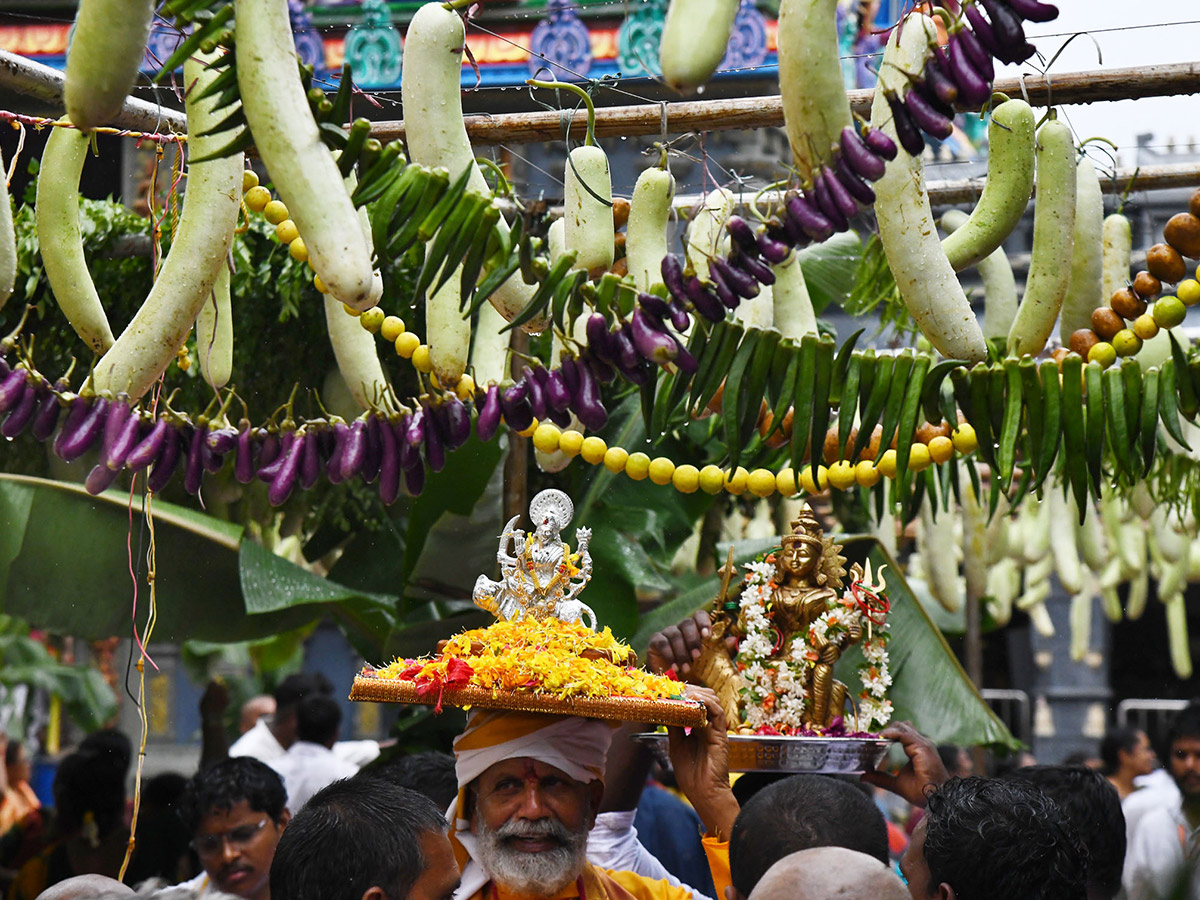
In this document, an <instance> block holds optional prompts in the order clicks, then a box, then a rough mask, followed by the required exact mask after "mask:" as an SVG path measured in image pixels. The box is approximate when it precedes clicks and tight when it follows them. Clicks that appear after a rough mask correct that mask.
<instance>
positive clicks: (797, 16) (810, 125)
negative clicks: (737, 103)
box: [697, 0, 924, 184]
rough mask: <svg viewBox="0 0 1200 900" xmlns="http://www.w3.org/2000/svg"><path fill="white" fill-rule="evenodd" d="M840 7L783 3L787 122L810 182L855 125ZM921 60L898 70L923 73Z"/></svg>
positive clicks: (800, 0) (830, 0) (823, 0)
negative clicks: (841, 46) (844, 132)
mask: <svg viewBox="0 0 1200 900" xmlns="http://www.w3.org/2000/svg"><path fill="white" fill-rule="evenodd" d="M837 8H838V3H837V0H782V2H781V3H780V4H779V31H778V34H777V36H776V43H777V45H778V48H779V91H780V94H781V95H782V100H783V122H784V127H785V128H786V129H787V136H788V143H789V144H791V147H792V157H793V159H794V160H795V162H796V168H797V170H798V171H799V173H800V179H801V181H803V182H804V183H806V184H807V183H808V182H810V181H811V180H812V177H813V175H814V174H815V173H816V171H817V170H818V169H820V168H821V167H822V166H823V165H826V164H828V163H830V162H831V161H832V153H831V151H830V148H831V147H833V146H834V145H835V144H837V143H838V138H839V136H840V134H841V131H842V129H843V128H845V127H847V126H848V125H850V124H851V117H850V103H849V101H847V99H846V85H845V82H844V81H843V79H842V63H841V60H840V59H838V42H837ZM699 24H700V23H699V22H698V23H697V25H699ZM922 62H924V58H923V56H922V58H921V59H914V61H913V65H912V67H911V68H903V69H900V70H899V71H900V72H906V71H913V72H915V71H919V70H920V68H921V63H922ZM880 71H881V72H883V69H882V68H881V69H880ZM901 77H903V76H901ZM881 80H882V78H881ZM905 80H907V79H905ZM878 95H879V92H878V91H877V92H876V96H878ZM876 124H878V123H876ZM892 136H893V137H894V136H895V132H894V131H893V132H892Z"/></svg>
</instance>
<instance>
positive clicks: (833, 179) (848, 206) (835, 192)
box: [822, 167, 858, 227]
mask: <svg viewBox="0 0 1200 900" xmlns="http://www.w3.org/2000/svg"><path fill="white" fill-rule="evenodd" d="M822 174H824V176H825V186H826V187H827V188H828V189H829V196H830V197H832V198H833V202H834V203H835V204H836V205H837V208H838V212H840V213H841V214H842V215H843V216H845V217H846V220H847V225H846V227H849V220H850V219H853V218H854V217H855V216H856V215H858V201H857V200H855V199H854V197H853V195H852V194H851V193H850V192H849V191H848V190H847V189H846V186H845V185H844V184H842V183H841V182H840V181H838V178H837V173H836V172H834V171H833V169H830V168H828V167H826V168H825V169H823V170H822Z"/></svg>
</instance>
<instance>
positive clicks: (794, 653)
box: [736, 557, 892, 734]
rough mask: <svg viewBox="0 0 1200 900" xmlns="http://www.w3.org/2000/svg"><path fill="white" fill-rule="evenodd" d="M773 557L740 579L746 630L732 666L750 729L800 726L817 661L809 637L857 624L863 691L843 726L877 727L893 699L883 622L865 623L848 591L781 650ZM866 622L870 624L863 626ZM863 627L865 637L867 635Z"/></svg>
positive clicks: (796, 728)
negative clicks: (739, 676) (889, 692)
mask: <svg viewBox="0 0 1200 900" xmlns="http://www.w3.org/2000/svg"><path fill="white" fill-rule="evenodd" d="M774 575H775V566H774V559H773V557H767V558H766V559H759V560H757V561H755V562H752V563H749V564H748V565H747V566H746V576H745V584H744V585H743V587H742V593H741V598H740V606H741V625H742V627H743V628H744V630H745V635H744V636H743V637H742V639H741V641H740V643H739V644H738V654H737V660H736V662H737V666H738V668H739V669H740V670H741V674H742V678H743V679H744V680H745V682H746V688H745V702H744V709H745V717H746V724H748V725H749V726H751V727H752V728H753V729H754V730H755V731H758V730H760V729H765V728H770V729H774V730H775V731H778V732H780V733H782V734H789V733H794V732H799V731H803V730H804V729H805V726H804V723H803V715H804V711H805V709H806V706H807V703H808V692H807V691H806V690H805V689H804V682H805V680H806V678H807V676H808V673H809V670H810V669H811V668H812V666H813V664H814V663H815V662H816V661H817V659H818V655H817V651H816V650H815V649H813V647H812V645H811V644H810V641H812V640H813V639H814V638H817V637H820V638H827V637H829V636H830V634H831V633H832V635H833V636H835V637H836V636H837V635H840V634H842V633H844V632H846V631H848V630H849V629H850V628H851V627H852V626H854V625H857V626H858V627H859V628H861V629H862V632H863V639H862V642H861V648H862V653H863V658H864V662H863V663H861V664H860V665H859V667H858V675H859V680H860V681H861V682H862V688H863V690H862V692H861V693H860V694H859V702H858V716H857V718H856V717H855V716H853V715H847V716H846V719H845V724H846V730H847V731H877V730H879V729H881V728H883V727H884V726H885V725H887V723H888V722H889V721H890V720H891V718H892V703H891V701H890V700H888V699H887V689H888V688H889V687H890V686H891V684H892V675H891V672H890V670H889V668H888V651H887V640H888V631H887V624H886V622H885V623H884V624H882V625H880V624H878V623H872V622H869V621H868V620H867V618H866V616H864V614H863V610H862V608H861V607H860V606H859V603H858V601H857V600H856V599H855V597H854V595H853V593H852V592H851V591H850V590H846V591H844V592H843V594H842V596H841V598H840V599H838V600H832V599H831V600H830V602H829V603H828V605H827V608H826V611H825V612H824V613H823V614H822V615H821V616H820V618H818V619H817V621H815V622H814V623H813V624H812V626H811V627H810V628H809V633H808V634H807V635H795V636H794V637H793V638H792V641H791V644H790V646H789V647H788V649H787V653H786V654H783V653H780V652H779V651H780V650H782V648H781V647H779V643H780V641H781V640H782V636H781V635H780V633H779V630H778V629H777V628H775V626H774V625H773V624H772V621H771V594H772V592H773V591H774V590H775V588H776V585H775V582H774ZM868 626H869V629H868ZM868 630H869V632H870V637H867V634H868Z"/></svg>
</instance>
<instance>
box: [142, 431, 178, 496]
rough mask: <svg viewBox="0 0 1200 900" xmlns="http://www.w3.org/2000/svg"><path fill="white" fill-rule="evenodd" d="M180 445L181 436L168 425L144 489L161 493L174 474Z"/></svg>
mask: <svg viewBox="0 0 1200 900" xmlns="http://www.w3.org/2000/svg"><path fill="white" fill-rule="evenodd" d="M182 445H183V435H182V434H180V432H179V429H178V428H177V427H175V425H170V426H169V427H168V428H167V431H166V433H165V434H164V435H163V445H162V451H161V452H160V453H159V454H158V459H156V460H155V461H154V468H153V469H151V470H150V477H149V478H147V479H146V487H148V488H149V489H150V490H151V491H154V492H158V491H161V490H162V489H163V488H165V487H166V486H167V485H168V484H169V483H170V481H171V476H172V475H174V474H175V469H176V468H178V466H179V459H180V457H181V456H182V454H181V453H180V450H181V448H182Z"/></svg>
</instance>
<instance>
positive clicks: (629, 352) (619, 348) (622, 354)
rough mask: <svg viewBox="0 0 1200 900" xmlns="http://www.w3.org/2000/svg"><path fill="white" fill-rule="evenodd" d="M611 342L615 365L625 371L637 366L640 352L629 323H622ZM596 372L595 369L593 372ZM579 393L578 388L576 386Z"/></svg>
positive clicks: (613, 334) (612, 333)
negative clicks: (634, 341) (635, 344)
mask: <svg viewBox="0 0 1200 900" xmlns="http://www.w3.org/2000/svg"><path fill="white" fill-rule="evenodd" d="M611 335H612V336H611V338H610V340H611V342H612V346H613V350H614V351H615V352H614V353H613V365H615V366H616V367H617V368H618V369H621V370H622V371H624V370H625V369H627V368H629V367H630V366H634V365H637V361H638V352H637V347H635V346H634V343H633V335H632V334H631V333H630V330H629V323H628V322H622V323H621V327H620V328H618V329H617V330H616V331H613V332H611ZM592 371H593V372H595V369H593V370H592ZM576 390H577V391H578V386H576Z"/></svg>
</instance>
